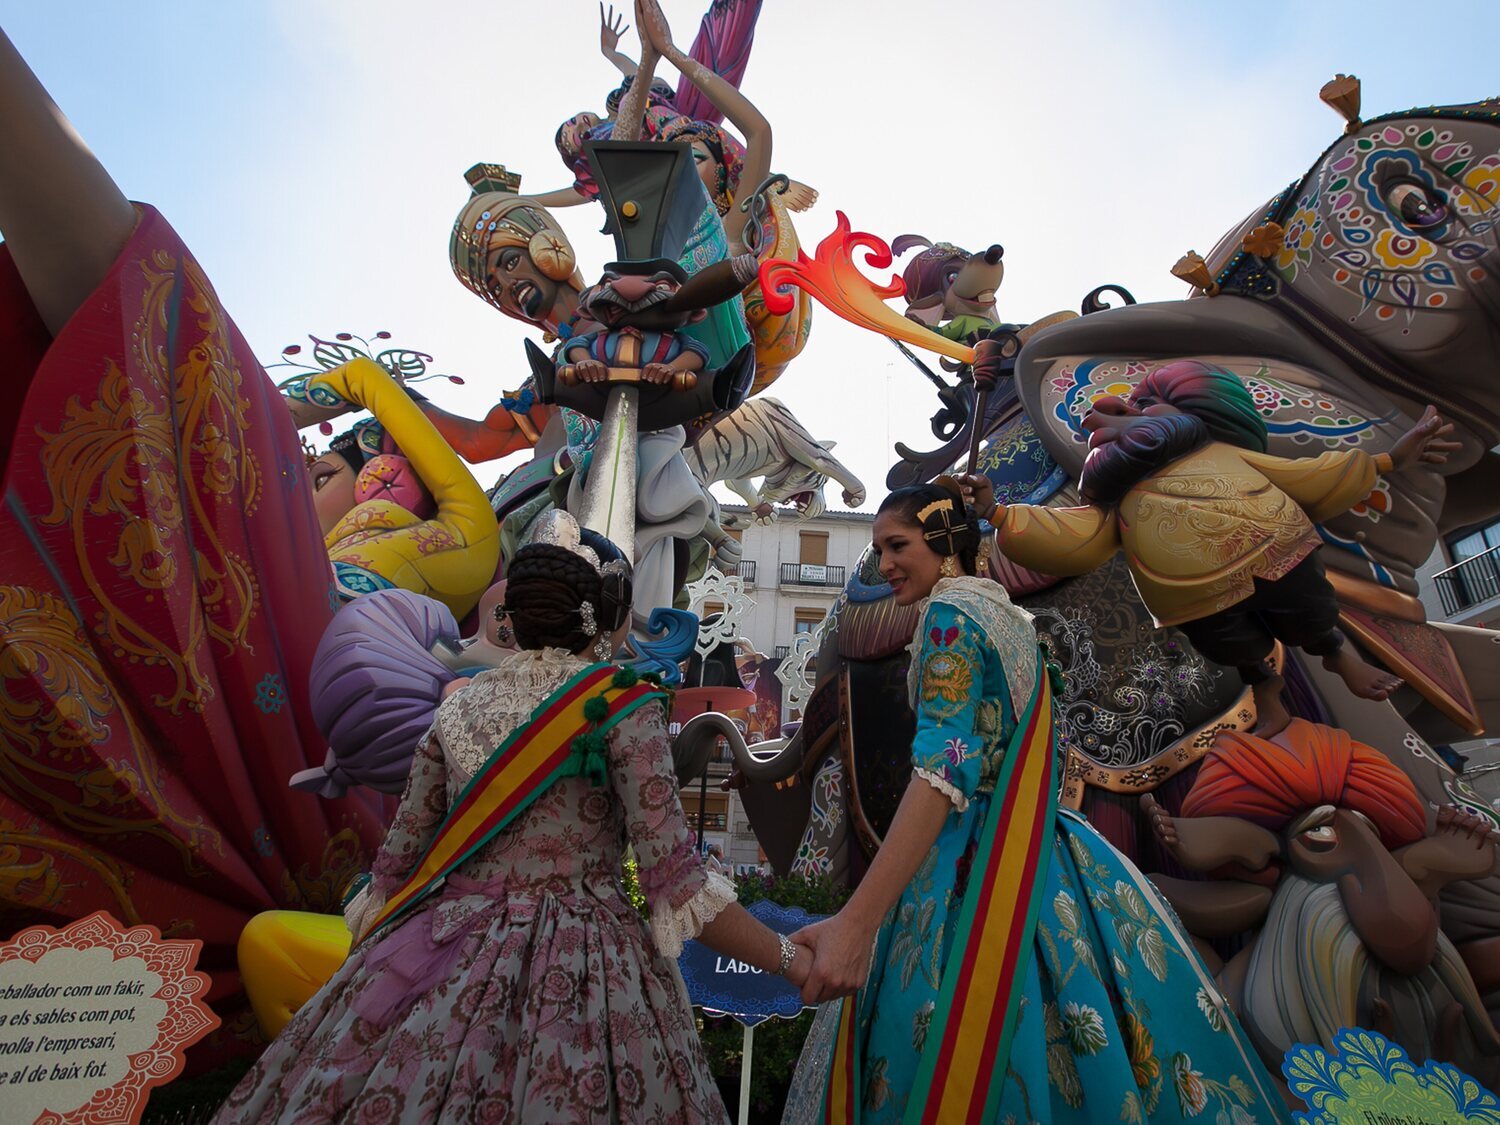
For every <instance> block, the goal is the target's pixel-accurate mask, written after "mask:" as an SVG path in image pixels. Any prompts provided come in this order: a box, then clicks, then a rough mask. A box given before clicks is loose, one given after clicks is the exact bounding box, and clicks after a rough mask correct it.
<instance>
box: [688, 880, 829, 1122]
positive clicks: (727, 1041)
mask: <svg viewBox="0 0 1500 1125" xmlns="http://www.w3.org/2000/svg"><path fill="white" fill-rule="evenodd" d="M735 888H736V890H737V891H738V892H739V899H740V903H741V905H744V906H749V905H750V904H751V903H752V902H755V901H757V900H759V899H763V898H765V899H770V900H771V901H772V902H774V903H777V904H778V905H780V906H800V907H801V908H802V909H803V910H805V911H807V912H808V913H809V914H835V913H837V912H838V909H839V907H840V906H842V905H843V904H844V902H845V901H846V900H847V899H848V898H849V889H848V888H847V887H845V886H843V885H842V884H839V883H835V882H834V881H833V880H832V879H829V878H828V877H826V876H821V877H819V878H815V879H804V878H801V877H800V876H788V877H787V878H785V879H778V878H775V877H774V876H766V875H741V876H738V877H737V878H736V879H735ZM812 1021H813V1013H812V1012H811V1011H806V1012H803V1013H802V1014H801V1015H800V1016H798V1017H797V1018H796V1019H794V1020H782V1019H769V1020H766V1021H765V1022H763V1023H759V1024H756V1026H755V1046H754V1054H753V1057H752V1058H751V1060H750V1061H751V1074H750V1120H751V1121H780V1120H781V1108H782V1105H783V1104H784V1103H785V1101H786V1094H787V1090H788V1088H789V1087H790V1086H791V1083H792V1072H793V1071H794V1070H795V1069H796V1068H797V1057H798V1056H799V1055H800V1054H801V1053H802V1041H803V1040H804V1039H806V1038H807V1033H808V1031H809V1030H810V1029H811V1028H812ZM699 1030H700V1033H701V1035H702V1039H703V1049H704V1051H705V1052H706V1053H707V1054H708V1065H709V1067H710V1069H711V1070H712V1071H713V1075H714V1077H715V1078H716V1079H718V1080H719V1084H720V1089H721V1090H723V1091H724V1093H725V1098H726V1101H727V1102H728V1106H729V1113H730V1115H731V1116H733V1115H734V1114H735V1106H736V1104H737V1102H736V1101H735V1100H734V1099H735V1098H736V1097H738V1090H739V1077H740V1055H741V1054H742V1052H743V1050H744V1028H743V1027H742V1026H741V1025H740V1024H738V1023H736V1022H735V1021H734V1020H732V1019H730V1018H729V1017H727V1016H721V1017H718V1018H716V1019H702V1020H700V1021H699Z"/></svg>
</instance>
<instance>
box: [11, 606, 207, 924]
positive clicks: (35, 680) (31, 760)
mask: <svg viewBox="0 0 1500 1125" xmlns="http://www.w3.org/2000/svg"><path fill="white" fill-rule="evenodd" d="M0 621H4V622H5V631H4V634H3V638H0V735H3V737H0V776H3V777H4V779H5V781H6V784H7V788H8V790H9V791H10V792H11V793H12V794H13V796H14V798H15V799H16V800H17V801H19V802H21V803H23V804H27V805H30V806H32V807H35V806H36V805H38V804H45V805H46V806H47V809H48V813H47V815H48V818H49V819H50V820H52V821H53V822H54V823H56V824H60V825H62V826H64V827H66V828H68V829H70V830H72V831H75V832H79V833H87V834H90V835H118V834H124V833H131V834H136V833H141V834H145V835H149V836H154V837H156V838H158V839H161V840H164V841H166V842H167V843H168V844H170V845H171V846H172V847H173V848H174V849H175V850H176V851H177V852H178V854H179V855H180V856H181V857H182V861H183V867H184V869H185V870H186V871H188V872H189V873H191V874H200V873H202V872H203V871H204V870H205V868H204V867H203V866H202V864H201V863H200V862H199V861H198V853H199V852H200V851H201V850H203V849H206V848H211V849H212V850H213V851H215V852H217V853H218V854H219V855H223V854H224V841H223V837H222V836H221V835H220V834H219V833H218V832H215V831H214V830H213V829H211V828H210V827H209V826H208V825H207V824H206V823H205V822H204V820H203V819H202V818H201V817H199V818H197V819H194V820H189V819H187V818H186V817H183V816H181V815H179V814H177V813H175V812H174V811H173V810H172V809H171V807H170V806H169V805H168V803H167V799H166V796H165V794H164V793H163V792H162V787H161V776H160V769H159V765H158V762H157V759H156V757H155V755H152V754H142V753H141V746H142V745H143V739H142V737H141V732H140V731H139V730H138V729H137V728H136V726H135V724H134V722H133V721H132V719H131V717H130V715H129V714H128V713H127V712H125V711H122V710H119V709H118V708H117V707H116V704H115V700H114V697H113V695H112V694H111V693H110V690H109V687H108V681H107V678H106V677H105V674H104V670H103V668H101V667H100V665H99V662H98V659H97V658H96V657H95V655H94V652H93V649H92V648H91V647H90V646H89V644H88V641H87V640H86V639H85V637H84V632H83V626H82V624H81V623H80V622H79V621H78V619H77V617H76V616H75V615H74V613H73V610H72V608H71V607H70V606H69V605H68V604H67V603H66V602H64V601H62V600H61V599H60V598H56V597H54V596H52V595H51V594H47V593H42V592H40V591H37V590H33V589H30V588H29V587H25V586H0ZM116 726H117V727H118V728H119V733H120V734H122V735H123V737H124V741H125V742H126V743H127V744H128V746H129V748H130V753H129V756H128V757H127V758H110V759H107V760H106V759H103V758H100V757H98V756H97V755H96V754H95V753H94V751H93V747H94V746H96V745H98V744H100V743H103V742H107V741H108V740H109V738H110V735H111V733H112V728H113V727H116ZM132 813H133V814H134V815H130V814H132ZM121 814H125V815H121ZM29 839H30V840H31V842H32V846H35V847H38V848H42V849H44V850H45V849H52V850H55V851H59V852H64V851H65V852H66V853H67V854H68V855H70V856H72V857H73V858H75V859H77V858H78V855H77V854H75V852H78V849H70V848H67V847H66V846H65V845H62V844H60V843H58V842H56V841H49V840H47V839H46V838H45V837H40V836H38V837H30V838H29ZM80 854H81V853H80ZM89 854H90V855H91V856H93V853H92V852H90V853H89ZM88 862H89V865H90V866H93V867H98V865H99V864H100V863H108V862H109V861H108V860H106V859H105V857H102V856H93V858H91V859H90V860H89V861H88ZM110 870H111V871H113V875H111V874H107V873H106V872H105V871H103V870H101V871H100V877H101V878H103V879H104V881H105V882H106V883H109V882H110V879H111V878H115V879H116V882H118V884H119V894H121V895H124V894H125V891H124V883H123V875H122V874H120V872H119V870H118V869H114V868H111V869H110ZM126 897H127V899H128V896H126Z"/></svg>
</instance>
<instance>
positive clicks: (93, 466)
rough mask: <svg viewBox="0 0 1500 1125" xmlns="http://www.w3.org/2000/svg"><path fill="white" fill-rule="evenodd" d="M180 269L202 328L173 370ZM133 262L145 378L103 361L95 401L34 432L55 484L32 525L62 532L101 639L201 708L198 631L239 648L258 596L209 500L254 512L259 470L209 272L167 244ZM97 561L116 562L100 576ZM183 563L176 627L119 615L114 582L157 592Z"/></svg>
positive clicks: (191, 318)
mask: <svg viewBox="0 0 1500 1125" xmlns="http://www.w3.org/2000/svg"><path fill="white" fill-rule="evenodd" d="M179 268H180V269H181V270H182V272H183V283H184V285H183V287H184V290H185V291H184V293H183V294H182V299H183V302H184V306H185V309H186V310H188V312H187V315H186V316H185V318H184V321H183V322H182V323H181V325H180V326H179V331H180V332H184V333H186V332H190V331H192V328H193V327H196V328H197V329H198V331H199V333H200V335H199V336H198V337H197V339H196V340H188V341H179V342H178V346H179V347H180V349H181V354H182V356H183V362H182V363H181V364H179V365H178V366H177V368H176V369H175V371H174V370H172V368H171V366H170V364H171V360H172V357H170V356H169V355H167V351H166V348H167V326H168V323H169V321H170V320H171V319H172V316H173V315H174V313H175V312H176V309H174V308H172V307H169V306H171V303H172V298H173V292H174V287H175V282H176V280H177V271H178V270H179ZM141 269H142V271H143V273H144V275H145V279H146V291H145V295H144V298H143V303H142V309H141V315H140V317H139V319H138V320H137V321H136V325H135V331H134V332H133V333H132V339H133V347H134V351H135V356H136V359H137V361H138V366H139V371H138V372H137V373H136V377H137V378H138V379H139V380H140V381H141V382H142V383H144V384H145V385H144V386H142V385H138V384H135V383H132V381H131V379H130V378H128V377H127V376H126V374H125V372H123V371H122V370H121V369H120V367H119V365H118V364H117V363H115V362H114V361H113V360H106V361H105V368H104V374H103V377H102V379H101V380H100V384H99V389H98V392H97V397H96V398H95V399H94V401H93V402H91V403H89V404H88V405H85V404H84V403H83V402H82V401H81V400H80V398H79V397H77V396H74V397H73V398H71V399H69V400H68V403H67V406H66V409H65V412H64V415H65V416H64V420H63V424H62V427H61V428H60V429H59V430H58V432H57V433H53V434H48V433H42V434H41V435H40V437H41V439H42V454H41V456H42V464H43V467H44V469H45V470H46V475H47V483H48V487H49V489H50V491H51V494H52V508H51V510H50V511H49V512H48V513H47V514H46V515H45V516H43V517H42V519H41V522H42V523H43V524H50V525H53V526H66V527H68V528H69V530H70V531H71V534H72V540H73V548H74V550H75V553H76V556H77V558H78V560H79V563H80V565H81V567H82V570H83V577H84V582H85V583H86V585H87V586H88V589H89V592H90V593H91V594H92V595H93V596H94V598H95V599H97V600H98V602H99V604H100V605H101V607H103V608H102V610H101V612H100V613H99V614H98V616H97V617H96V619H95V620H94V621H93V622H91V625H92V627H93V629H94V631H95V632H96V633H97V634H99V636H100V637H101V639H102V640H103V641H104V643H106V644H108V645H110V646H111V648H112V649H113V651H114V654H115V655H116V656H117V657H119V658H123V659H126V660H129V661H130V662H131V663H139V664H143V665H145V666H146V667H153V666H161V667H165V668H168V669H170V670H171V671H172V674H173V680H174V682H173V683H172V684H171V685H170V688H169V690H166V691H163V692H159V693H157V694H155V695H154V696H153V697H152V702H153V703H154V704H155V705H156V706H159V707H163V708H165V709H167V710H169V711H171V712H173V713H174V714H175V713H178V712H179V711H180V709H181V708H182V707H184V706H186V707H188V708H189V709H191V710H195V711H196V710H202V708H203V707H204V706H205V705H206V704H207V702H208V701H209V700H210V699H211V698H212V695H213V688H212V686H211V682H210V678H209V675H208V672H207V670H206V669H205V667H204V657H205V654H204V651H203V645H204V642H205V641H206V640H213V641H215V642H218V643H219V644H220V645H222V646H223V647H224V649H225V650H226V651H230V652H232V651H234V650H235V649H238V648H244V647H247V645H248V642H247V640H246V635H247V632H248V627H249V622H250V620H251V618H252V617H253V616H254V614H255V611H256V606H257V603H258V600H259V592H258V590H257V588H256V583H255V579H254V577H253V575H252V572H251V568H250V566H249V565H248V564H247V563H246V561H245V560H244V559H242V558H240V557H239V556H238V555H236V554H235V553H234V552H233V551H231V550H229V549H228V548H227V547H226V546H225V545H224V544H222V543H221V542H220V541H219V539H218V536H217V534H216V533H215V529H214V525H213V509H214V508H215V507H217V506H220V505H227V504H230V503H234V504H237V505H240V506H241V507H242V509H243V511H244V513H245V514H246V515H247V516H248V515H252V514H253V513H254V511H255V509H256V507H257V506H258V504H259V499H260V491H261V473H260V469H259V465H258V464H257V461H256V458H255V456H254V454H253V453H252V452H251V451H250V450H249V449H247V448H246V447H245V442H244V438H245V434H246V432H247V430H248V428H249V421H248V416H247V415H248V410H249V402H248V400H246V399H245V398H244V397H243V396H242V395H241V393H240V388H241V385H242V383H243V376H242V374H241V372H240V370H239V368H238V366H237V365H236V364H235V362H234V358H233V354H232V350H231V343H230V339H229V331H228V321H227V320H226V318H225V316H224V313H223V310H222V309H220V308H219V305H218V302H217V300H216V299H215V298H214V296H213V292H212V290H211V289H210V288H209V285H208V281H207V279H206V278H205V277H204V276H203V274H202V272H201V271H200V270H199V269H198V267H197V266H196V264H194V263H192V262H191V261H181V260H179V259H178V258H177V257H176V256H174V255H173V254H171V253H169V252H167V251H164V250H157V251H155V252H153V253H152V254H151V255H150V256H149V260H148V261H146V262H143V263H142V265H141ZM193 314H196V316H195V315H193ZM174 419H175V422H174ZM174 425H175V432H174ZM179 451H180V456H181V463H180V464H179ZM180 474H181V475H180ZM184 480H185V481H186V482H187V484H188V488H187V489H186V491H185V492H184V491H183V490H182V482H183V481H184ZM184 505H187V506H188V507H189V508H190V509H191V511H192V520H193V526H192V538H191V542H190V546H189V547H188V549H191V550H193V552H194V555H193V557H192V558H191V559H188V558H182V557H179V553H178V552H179V549H180V547H179V545H183V540H182V539H181V538H180V537H181V536H182V534H183V531H184V523H185V509H184ZM111 531H113V533H114V537H115V542H114V549H113V550H112V551H110V552H109V553H107V554H102V553H101V552H100V551H99V549H98V547H97V542H98V539H99V536H100V535H101V534H109V533H110V532H111ZM91 544H93V546H91ZM102 564H108V566H109V567H110V568H111V569H110V570H109V571H107V572H101V570H100V569H99V567H100V565H102ZM184 572H190V573H192V574H193V576H194V577H195V579H196V590H195V596H193V597H189V598H187V599H186V605H187V610H188V619H187V621H185V622H184V623H183V624H184V632H183V633H182V634H179V635H175V636H172V637H159V636H157V635H155V633H154V631H152V630H151V629H148V628H146V627H145V626H143V625H142V624H140V623H139V622H137V621H136V620H135V619H134V618H133V617H132V616H131V615H130V614H129V613H128V612H127V611H126V609H125V605H128V604H129V601H130V599H120V600H119V601H117V600H116V599H115V597H114V596H113V593H114V591H115V589H116V588H117V587H118V585H119V582H120V580H121V579H122V578H123V579H126V580H128V581H130V582H132V583H133V584H134V585H135V586H136V587H137V588H138V589H143V590H148V591H151V592H152V594H153V595H154V594H155V593H156V592H158V591H165V590H168V589H170V588H171V587H173V586H174V585H175V584H177V583H178V581H179V578H180V576H181V575H182V574H183V573H184Z"/></svg>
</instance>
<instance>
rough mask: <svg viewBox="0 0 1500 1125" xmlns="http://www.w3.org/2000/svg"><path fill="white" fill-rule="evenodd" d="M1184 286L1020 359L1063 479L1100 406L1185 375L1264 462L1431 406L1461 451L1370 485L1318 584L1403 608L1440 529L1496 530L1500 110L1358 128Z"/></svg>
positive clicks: (1055, 338) (1070, 330)
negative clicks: (1267, 440) (1395, 601)
mask: <svg viewBox="0 0 1500 1125" xmlns="http://www.w3.org/2000/svg"><path fill="white" fill-rule="evenodd" d="M1191 257H1192V256H1191V255H1190V256H1189V258H1191ZM1188 261H1189V259H1184V262H1185V263H1186V262H1188ZM1179 269H1180V273H1181V276H1185V277H1191V278H1192V280H1193V281H1194V282H1196V283H1198V284H1199V286H1200V289H1199V295H1198V297H1197V298H1196V299H1190V300H1187V301H1173V302H1161V303H1157V304H1148V305H1136V306H1132V307H1129V308H1124V309H1116V310H1111V311H1107V312H1104V313H1101V314H1099V315H1098V316H1089V317H1083V318H1080V319H1079V320H1076V321H1071V322H1069V323H1068V324H1066V325H1062V326H1060V327H1058V328H1055V329H1052V330H1050V331H1048V332H1044V333H1042V334H1041V335H1040V336H1038V337H1037V338H1036V339H1034V340H1033V341H1031V342H1030V343H1028V345H1027V346H1026V348H1025V349H1024V350H1023V352H1022V354H1021V356H1020V358H1019V360H1018V361H1017V365H1016V375H1017V390H1018V392H1019V394H1020V396H1021V400H1022V402H1023V403H1024V405H1025V407H1026V410H1027V412H1028V414H1029V415H1030V416H1031V418H1032V419H1033V421H1034V422H1036V423H1037V425H1038V428H1039V431H1040V435H1041V438H1042V440H1043V442H1044V443H1045V444H1046V446H1047V448H1048V450H1049V452H1050V453H1051V454H1052V455H1053V457H1054V458H1055V459H1056V460H1057V462H1058V463H1059V465H1060V466H1061V467H1062V468H1063V470H1064V471H1065V472H1066V473H1067V475H1068V476H1069V477H1070V478H1071V479H1075V480H1076V479H1077V475H1078V471H1079V469H1080V468H1081V466H1082V463H1083V458H1084V454H1085V452H1086V446H1085V435H1084V432H1083V428H1082V419H1083V417H1084V416H1085V414H1086V413H1087V411H1088V409H1089V406H1090V404H1091V403H1092V402H1093V400H1094V399H1096V398H1098V397H1100V396H1102V395H1105V394H1120V393H1122V392H1125V391H1128V390H1129V389H1130V388H1131V387H1133V386H1134V385H1135V384H1136V383H1137V382H1139V381H1140V380H1141V379H1142V378H1144V377H1145V376H1146V375H1147V374H1149V373H1150V372H1152V371H1154V370H1155V369H1156V368H1157V367H1159V366H1161V365H1162V364H1164V363H1167V362H1170V361H1172V360H1174V359H1180V358H1198V359H1204V360H1209V361H1211V362H1214V363H1217V364H1218V365H1219V366H1222V367H1226V368H1228V369H1229V370H1231V371H1233V372H1234V373H1235V374H1237V375H1238V376H1239V377H1240V378H1241V379H1242V381H1244V383H1245V385H1246V387H1247V388H1248V389H1249V391H1250V392H1251V395H1252V396H1253V398H1254V399H1255V402H1256V405H1257V408H1258V409H1259V411H1260V413H1261V415H1262V417H1263V418H1264V420H1265V422H1266V425H1267V428H1268V430H1269V431H1270V434H1271V452H1272V453H1275V454H1278V455H1282V456H1306V455H1307V454H1309V453H1316V452H1318V451H1320V450H1322V449H1325V448H1329V449H1345V448H1350V447H1357V448H1365V449H1367V450H1369V451H1370V452H1371V453H1379V452H1382V451H1384V450H1387V449H1389V447H1390V445H1391V444H1392V443H1393V441H1394V440H1395V438H1396V437H1397V436H1398V435H1399V434H1400V433H1401V432H1403V431H1404V430H1405V429H1406V428H1407V427H1409V426H1410V425H1411V424H1412V422H1414V421H1415V420H1416V418H1418V417H1419V416H1420V415H1421V413H1422V411H1423V409H1424V408H1425V406H1426V405H1427V404H1429V403H1430V404H1433V405H1435V406H1436V407H1437V408H1438V410H1439V411H1440V412H1442V413H1443V415H1444V416H1445V417H1446V418H1448V419H1449V420H1451V421H1453V422H1454V423H1455V424H1456V425H1457V427H1458V436H1459V437H1460V439H1461V440H1462V441H1463V443H1464V448H1463V450H1462V452H1460V453H1459V454H1457V455H1456V456H1455V457H1454V458H1452V459H1451V460H1450V462H1449V463H1448V464H1447V465H1445V466H1443V467H1442V468H1441V470H1437V471H1435V470H1432V469H1429V468H1418V469H1414V470H1409V471H1407V472H1404V473H1400V474H1397V475H1395V476H1394V477H1391V478H1387V479H1384V480H1382V481H1381V483H1380V485H1379V486H1378V487H1377V489H1376V491H1375V492H1374V493H1372V494H1371V496H1370V498H1369V499H1368V501H1367V502H1365V503H1364V504H1361V505H1358V506H1356V508H1355V509H1354V510H1353V511H1352V512H1350V513H1348V514H1347V515H1343V516H1340V517H1338V518H1335V519H1332V520H1329V521H1327V522H1326V523H1325V525H1324V527H1323V532H1324V539H1325V542H1327V544H1328V545H1329V546H1330V547H1332V548H1334V550H1332V551H1329V552H1325V555H1327V556H1328V557H1327V563H1328V565H1329V567H1330V568H1331V569H1334V570H1341V571H1344V572H1346V573H1348V574H1350V575H1353V576H1355V577H1357V578H1359V579H1362V580H1364V581H1366V582H1371V583H1374V584H1377V585H1381V586H1385V587H1387V588H1390V589H1394V590H1399V591H1401V592H1402V593H1404V594H1408V595H1413V594H1415V593H1416V580H1415V571H1416V569H1417V567H1419V566H1420V565H1421V564H1422V563H1423V562H1425V561H1426V559H1427V558H1428V556H1429V555H1430V554H1431V552H1432V549H1433V547H1434V545H1435V543H1436V540H1437V536H1438V533H1439V532H1440V531H1443V530H1447V529H1448V528H1450V527H1455V526H1461V525H1463V524H1464V523H1468V522H1474V521H1477V520H1479V519H1483V518H1486V517H1488V516H1491V515H1493V514H1496V513H1500V495H1497V494H1495V492H1494V490H1493V488H1491V487H1489V486H1488V484H1487V481H1489V480H1491V479H1492V473H1493V471H1494V461H1493V458H1492V455H1490V454H1489V453H1488V450H1489V449H1490V448H1491V447H1492V446H1494V445H1495V444H1496V443H1497V442H1500V379H1497V378H1496V377H1495V370H1496V366H1497V362H1500V102H1485V103H1477V104H1474V105H1461V106H1442V107H1431V108H1428V109H1419V110H1411V111H1407V112H1405V113H1401V114H1393V115H1389V116H1386V117H1381V118H1377V119H1375V120H1373V121H1371V122H1369V123H1366V124H1363V125H1359V126H1357V127H1356V128H1355V129H1354V130H1353V131H1352V132H1351V133H1349V134H1348V135H1346V136H1344V137H1342V138H1340V139H1339V140H1338V141H1336V142H1335V143H1334V144H1333V145H1332V146H1330V147H1329V149H1328V150H1327V151H1326V152H1325V153H1324V154H1323V155H1322V156H1321V157H1320V158H1319V159H1318V161H1317V162H1316V163H1315V164H1314V165H1313V166H1312V168H1311V169H1310V170H1309V171H1308V172H1307V173H1306V174H1305V175H1304V176H1302V177H1301V178H1299V179H1298V180H1297V181H1295V182H1294V184H1293V185H1292V186H1291V187H1289V188H1288V189H1286V190H1285V191H1283V192H1281V193H1280V194H1279V195H1277V196H1275V197H1274V198H1273V199H1272V200H1271V201H1270V202H1269V203H1268V204H1267V205H1266V206H1265V207H1264V208H1260V209H1257V211H1256V212H1255V213H1254V214H1252V215H1251V216H1250V217H1249V218H1247V219H1246V220H1245V221H1244V222H1243V223H1242V224H1240V226H1239V227H1237V228H1236V229H1235V230H1233V231H1231V232H1230V233H1229V234H1228V235H1226V236H1225V238H1224V239H1222V240H1221V242H1220V243H1219V246H1218V247H1217V248H1216V249H1215V250H1214V251H1213V252H1212V253H1211V254H1210V255H1209V257H1208V260H1207V262H1206V263H1199V265H1198V268H1197V270H1196V272H1195V271H1194V270H1193V269H1188V268H1184V267H1183V263H1179ZM1208 294H1212V295H1211V296H1209V295H1208Z"/></svg>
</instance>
